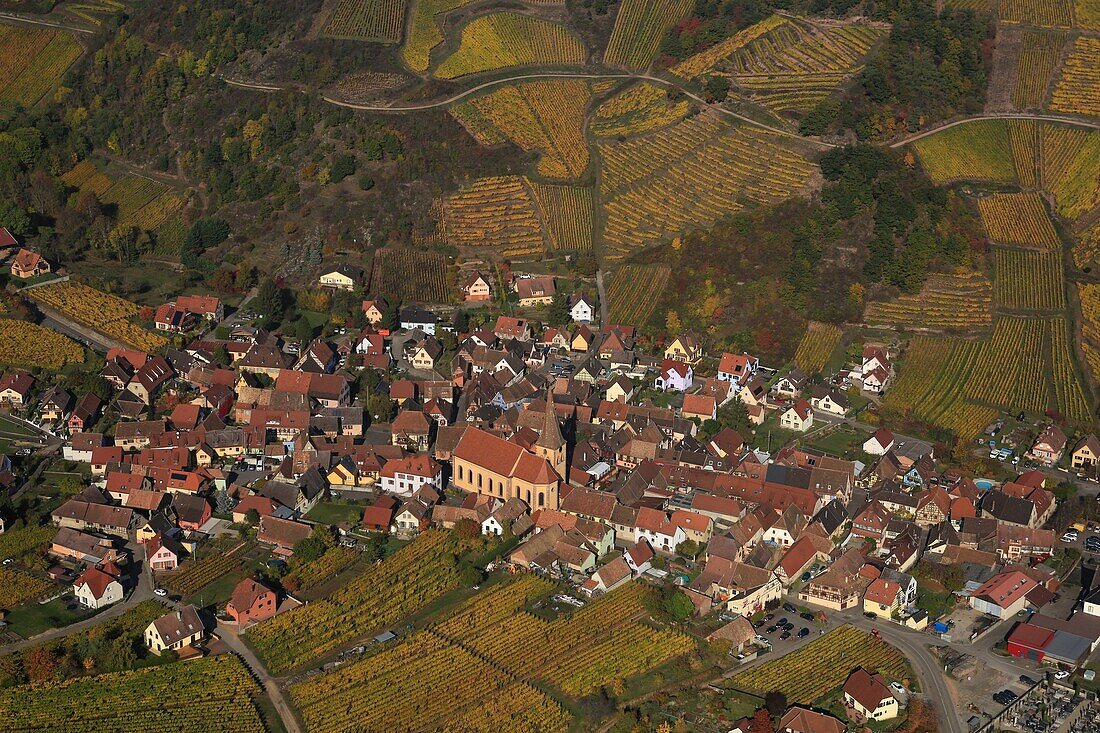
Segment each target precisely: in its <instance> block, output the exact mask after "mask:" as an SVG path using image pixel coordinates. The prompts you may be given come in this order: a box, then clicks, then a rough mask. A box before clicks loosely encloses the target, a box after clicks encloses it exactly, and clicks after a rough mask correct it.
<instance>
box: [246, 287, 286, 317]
mask: <svg viewBox="0 0 1100 733" xmlns="http://www.w3.org/2000/svg"><path fill="white" fill-rule="evenodd" d="M252 302H253V304H254V306H255V308H256V311H257V312H258V313H259V314H260V315H262V316H264V317H265V318H267V319H268V320H270V321H272V322H276V323H277V322H278V321H279V320H281V319H282V317H283V309H284V307H285V306H284V301H283V293H282V291H281V290H280V289H279V286H278V285H277V284H276V283H275V281H274V280H272V279H271V278H268V279H266V280H264V281H263V282H262V283H260V288H259V290H257V291H256V297H255V299H254V300H253V301H252Z"/></svg>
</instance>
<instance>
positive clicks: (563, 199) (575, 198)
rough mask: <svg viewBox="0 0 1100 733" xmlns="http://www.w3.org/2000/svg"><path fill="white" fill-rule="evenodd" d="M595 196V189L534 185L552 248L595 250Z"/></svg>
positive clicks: (533, 189) (533, 194)
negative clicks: (593, 198) (593, 218)
mask: <svg viewBox="0 0 1100 733" xmlns="http://www.w3.org/2000/svg"><path fill="white" fill-rule="evenodd" d="M592 193H593V192H592V189H591V188H580V187H577V186H554V185H550V184H547V183H534V182H531V194H532V196H533V197H534V200H535V204H536V205H538V207H539V210H540V211H541V212H542V220H543V222H545V225H546V235H547V238H548V239H549V240H550V248H551V249H555V250H563V251H576V250H590V249H592Z"/></svg>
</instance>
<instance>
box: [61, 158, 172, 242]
mask: <svg viewBox="0 0 1100 733" xmlns="http://www.w3.org/2000/svg"><path fill="white" fill-rule="evenodd" d="M62 180H64V181H65V183H67V184H68V185H70V186H74V187H76V188H79V189H80V190H81V191H91V192H93V193H95V194H96V195H97V196H98V197H99V199H100V201H102V202H103V203H105V204H111V205H114V206H115V207H117V214H118V226H120V227H127V226H134V227H137V228H138V229H144V230H145V231H150V232H157V233H158V240H159V239H163V236H161V235H163V233H164V231H165V229H164V225H166V224H168V223H169V222H172V221H174V220H177V219H178V217H179V214H180V212H181V211H182V209H183V199H182V198H180V197H179V195H177V194H176V192H174V191H173V190H172V189H171V188H169V187H168V186H167V185H165V184H163V183H160V182H159V181H154V180H152V179H150V178H145V177H144V176H139V175H137V174H134V173H126V174H123V175H122V176H120V177H118V178H112V177H111V176H109V175H107V174H105V173H103V172H101V171H100V170H99V169H98V168H97V167H96V166H95V164H94V163H92V162H91V161H88V160H85V161H81V162H80V163H77V165H76V166H75V167H74V168H73V169H72V170H70V171H69V172H68V173H66V174H65V175H64V176H62ZM181 240H182V236H180V237H178V238H177V239H176V240H175V241H173V242H171V243H170V244H172V245H174V246H175V247H178V246H179V244H180V241H181Z"/></svg>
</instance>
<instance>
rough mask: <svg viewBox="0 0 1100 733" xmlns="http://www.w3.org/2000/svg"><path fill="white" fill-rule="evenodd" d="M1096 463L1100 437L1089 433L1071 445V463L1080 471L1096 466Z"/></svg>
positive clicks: (1099, 454)
mask: <svg viewBox="0 0 1100 733" xmlns="http://www.w3.org/2000/svg"><path fill="white" fill-rule="evenodd" d="M1097 463H1100V439H1098V438H1097V437H1096V436H1095V435H1093V434H1092V433H1089V434H1088V435H1086V436H1085V437H1083V438H1081V439H1080V440H1078V441H1077V445H1075V446H1074V447H1073V453H1072V461H1071V465H1072V466H1073V468H1074V469H1075V470H1078V471H1080V470H1082V469H1090V468H1096V465H1097Z"/></svg>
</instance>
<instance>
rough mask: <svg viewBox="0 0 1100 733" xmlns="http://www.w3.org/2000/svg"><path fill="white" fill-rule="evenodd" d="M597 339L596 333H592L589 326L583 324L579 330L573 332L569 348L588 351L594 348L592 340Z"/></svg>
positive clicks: (581, 351)
mask: <svg viewBox="0 0 1100 733" xmlns="http://www.w3.org/2000/svg"><path fill="white" fill-rule="evenodd" d="M595 340H596V335H595V334H594V333H592V331H591V329H589V328H588V326H585V325H583V324H582V325H581V327H580V328H578V329H577V332H576V333H574V334H573V338H572V339H570V340H569V350H570V351H576V352H580V353H584V352H587V351H588V350H589V349H590V348H592V342H593V341H595Z"/></svg>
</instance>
